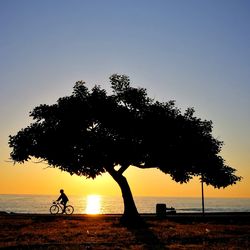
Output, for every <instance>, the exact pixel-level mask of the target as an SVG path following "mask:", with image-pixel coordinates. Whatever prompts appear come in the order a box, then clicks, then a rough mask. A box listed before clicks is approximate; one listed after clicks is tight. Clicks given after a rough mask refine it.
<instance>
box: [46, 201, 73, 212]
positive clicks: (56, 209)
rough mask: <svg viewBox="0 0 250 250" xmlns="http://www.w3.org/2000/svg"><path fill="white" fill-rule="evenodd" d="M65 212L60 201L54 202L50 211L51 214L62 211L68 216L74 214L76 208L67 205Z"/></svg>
mask: <svg viewBox="0 0 250 250" xmlns="http://www.w3.org/2000/svg"><path fill="white" fill-rule="evenodd" d="M63 210H64V206H63V205H62V204H61V203H60V202H58V201H53V204H52V205H51V207H50V209H49V211H50V213H51V214H58V213H59V211H62V214H63V213H66V214H73V212H74V207H73V206H71V205H66V207H65V211H64V212H63Z"/></svg>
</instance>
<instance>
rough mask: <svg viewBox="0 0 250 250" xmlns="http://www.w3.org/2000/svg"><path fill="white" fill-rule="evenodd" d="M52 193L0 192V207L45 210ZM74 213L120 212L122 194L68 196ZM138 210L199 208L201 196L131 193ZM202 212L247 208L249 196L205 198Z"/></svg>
mask: <svg viewBox="0 0 250 250" xmlns="http://www.w3.org/2000/svg"><path fill="white" fill-rule="evenodd" d="M57 198H58V197H57V196H56V195H21V194H19V195H13V194H11V195H9V194H0V211H5V212H8V213H32V214H33V213H35V214H48V213H49V208H50V206H51V205H52V202H53V201H54V200H56V199H57ZM69 199H70V201H69V204H70V205H72V206H73V207H74V213H75V214H122V213H123V201H122V197H113V196H102V195H88V196H75V195H74V196H70V197H69ZM134 200H135V203H136V206H137V209H138V211H139V213H155V210H156V204H157V203H165V204H166V205H167V207H174V208H175V209H176V212H177V213H200V212H202V205H201V198H187V197H185V198H180V197H178V198H176V197H136V196H135V197H134ZM205 212H208V213H211V212H250V198H205Z"/></svg>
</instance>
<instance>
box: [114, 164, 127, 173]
mask: <svg viewBox="0 0 250 250" xmlns="http://www.w3.org/2000/svg"><path fill="white" fill-rule="evenodd" d="M129 166H130V165H122V166H121V167H120V168H119V170H118V171H117V172H118V173H119V174H123V173H124V172H125V170H126V169H127V168H128V167H129Z"/></svg>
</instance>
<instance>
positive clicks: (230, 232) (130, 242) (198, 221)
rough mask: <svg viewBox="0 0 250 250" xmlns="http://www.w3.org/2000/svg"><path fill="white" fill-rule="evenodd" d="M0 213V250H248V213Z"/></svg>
mask: <svg viewBox="0 0 250 250" xmlns="http://www.w3.org/2000/svg"><path fill="white" fill-rule="evenodd" d="M142 217H143V219H144V221H145V225H144V226H141V227H137V228H136V227H135V228H130V227H125V226H122V225H121V224H120V215H69V216H67V215H56V216H53V215H33V214H32V215H31V214H4V213H3V214H0V225H1V226H0V249H53V250H54V249H134V250H139V249H156V250H157V249H250V214H248V213H247V214H239V215H235V214H232V215H230V214H227V215H223V214H221V215H217V216H215V215H213V216H209V215H206V216H204V217H203V216H202V215H175V216H174V215H172V216H171V215H169V216H167V217H166V218H157V217H156V216H155V215H143V216H142Z"/></svg>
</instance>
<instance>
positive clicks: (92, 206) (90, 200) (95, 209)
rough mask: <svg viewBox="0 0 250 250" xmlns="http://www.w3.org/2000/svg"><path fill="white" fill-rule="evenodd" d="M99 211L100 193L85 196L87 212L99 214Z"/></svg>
mask: <svg viewBox="0 0 250 250" xmlns="http://www.w3.org/2000/svg"><path fill="white" fill-rule="evenodd" d="M100 212H101V197H100V195H88V196H87V207H86V213H87V214H100Z"/></svg>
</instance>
